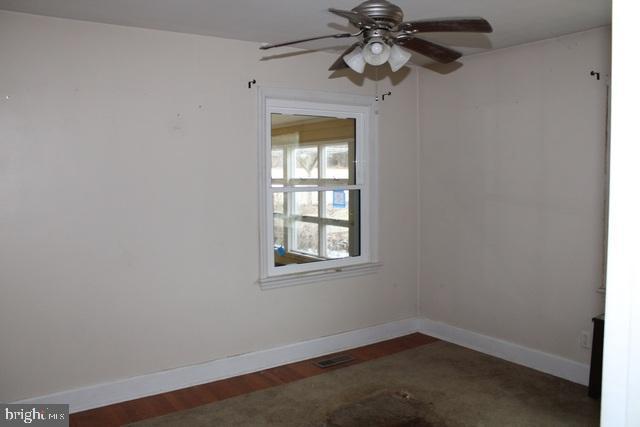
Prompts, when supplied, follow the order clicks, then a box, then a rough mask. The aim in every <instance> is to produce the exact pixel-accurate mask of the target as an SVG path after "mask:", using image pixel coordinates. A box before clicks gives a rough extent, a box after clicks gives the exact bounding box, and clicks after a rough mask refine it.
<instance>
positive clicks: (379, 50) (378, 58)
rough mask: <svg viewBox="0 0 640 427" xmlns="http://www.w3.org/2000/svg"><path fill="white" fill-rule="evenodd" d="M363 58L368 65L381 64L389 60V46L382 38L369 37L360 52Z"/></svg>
mask: <svg viewBox="0 0 640 427" xmlns="http://www.w3.org/2000/svg"><path fill="white" fill-rule="evenodd" d="M362 54H363V55H364V60H365V62H366V63H367V64H370V65H374V66H377V65H382V64H384V63H385V62H387V61H388V60H389V56H390V55H391V48H390V47H389V45H388V44H386V43H385V42H384V41H383V40H382V39H377V38H374V39H371V40H370V41H369V42H368V43H367V45H366V46H365V47H364V50H363V52H362Z"/></svg>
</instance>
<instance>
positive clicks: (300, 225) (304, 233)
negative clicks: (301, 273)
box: [291, 221, 319, 255]
mask: <svg viewBox="0 0 640 427" xmlns="http://www.w3.org/2000/svg"><path fill="white" fill-rule="evenodd" d="M293 233H294V239H293V244H292V246H291V250H293V251H297V252H302V253H306V254H311V255H318V252H319V251H318V248H319V246H318V243H319V242H318V224H313V223H310V222H302V221H295V222H294V223H293Z"/></svg>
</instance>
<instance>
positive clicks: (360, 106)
mask: <svg viewBox="0 0 640 427" xmlns="http://www.w3.org/2000/svg"><path fill="white" fill-rule="evenodd" d="M258 103H259V108H258V111H259V116H258V181H259V182H258V185H259V192H258V193H259V207H260V215H259V216H260V223H259V227H260V239H259V242H260V277H259V280H258V283H259V284H260V286H261V287H262V288H263V289H269V288H277V287H282V286H291V285H297V284H302V283H309V282H316V281H321V280H327V279H333V278H342V277H352V276H355V275H361V274H369V273H373V272H375V271H377V270H378V268H379V267H380V263H379V262H378V251H377V247H378V215H377V213H378V183H377V176H378V173H377V168H378V161H377V152H378V150H377V120H376V114H375V109H374V107H375V98H374V97H369V96H360V95H345V94H336V93H330V92H314V91H303V90H291V89H280V88H263V87H261V88H259V90H258ZM272 113H280V114H298V115H310V116H327V117H337V118H344V119H346V118H353V119H355V120H356V139H355V147H356V154H355V155H356V157H355V161H356V165H357V167H356V177H355V178H356V181H355V184H354V185H345V186H340V187H339V188H338V187H331V186H329V187H324V186H319V187H313V188H303V187H301V188H300V189H299V190H298V189H295V190H294V191H333V190H337V189H340V190H345V191H348V190H359V191H360V255H359V256H353V257H348V258H342V259H332V260H324V261H318V262H311V263H304V264H290V265H286V266H278V267H276V266H275V263H274V253H273V252H274V251H273V216H274V215H273V193H274V192H277V191H278V189H277V188H276V189H273V188H272V186H271V114H272ZM319 155H320V153H319ZM285 161H286V159H285ZM320 167H321V165H320V162H319V163H318V173H320ZM319 178H320V177H319ZM319 208H320V206H319Z"/></svg>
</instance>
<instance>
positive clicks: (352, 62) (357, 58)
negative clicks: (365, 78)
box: [342, 47, 367, 74]
mask: <svg viewBox="0 0 640 427" xmlns="http://www.w3.org/2000/svg"><path fill="white" fill-rule="evenodd" d="M342 60H343V61H344V62H345V64H347V65H348V66H349V68H351V69H352V70H353V71H355V72H356V73H359V74H362V73H364V67H365V65H367V64H366V63H365V58H364V55H363V53H362V48H361V47H356V48H355V49H353V50H352V51H351V52H349V53H348V54H346V55H345V56H344V57H343V58H342Z"/></svg>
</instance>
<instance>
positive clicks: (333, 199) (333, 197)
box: [324, 190, 351, 221]
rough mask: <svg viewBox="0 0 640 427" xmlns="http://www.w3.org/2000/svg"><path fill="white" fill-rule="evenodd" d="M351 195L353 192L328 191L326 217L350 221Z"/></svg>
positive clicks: (325, 200)
mask: <svg viewBox="0 0 640 427" xmlns="http://www.w3.org/2000/svg"><path fill="white" fill-rule="evenodd" d="M349 193H351V191H345V190H336V191H326V192H325V194H326V196H325V198H324V202H325V216H326V217H327V218H331V219H342V220H345V221H346V220H348V219H349Z"/></svg>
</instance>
